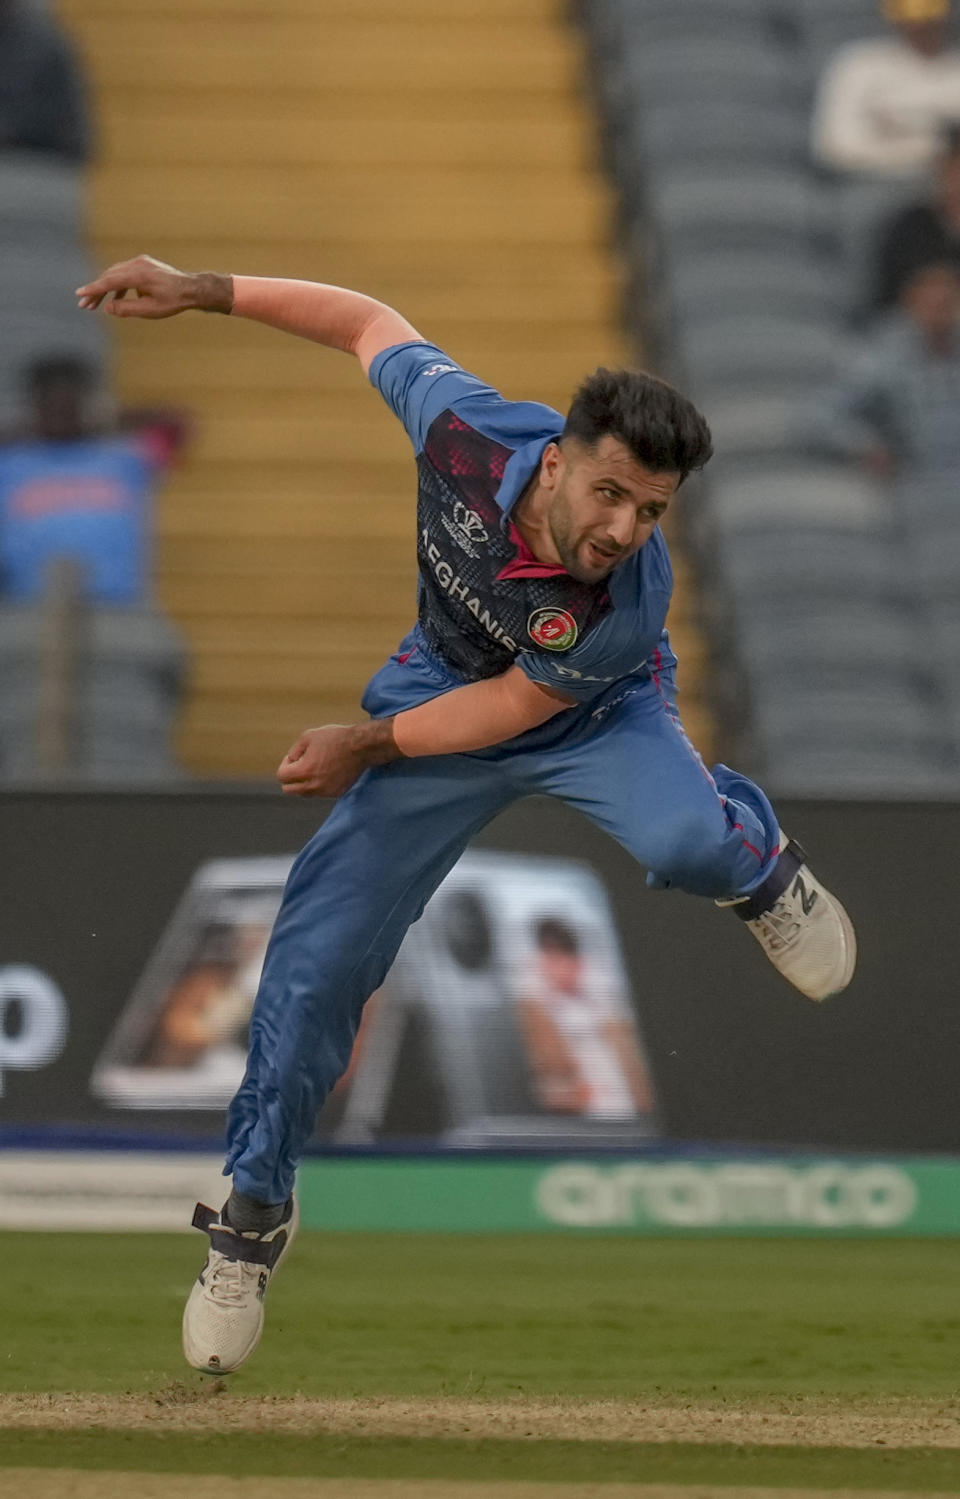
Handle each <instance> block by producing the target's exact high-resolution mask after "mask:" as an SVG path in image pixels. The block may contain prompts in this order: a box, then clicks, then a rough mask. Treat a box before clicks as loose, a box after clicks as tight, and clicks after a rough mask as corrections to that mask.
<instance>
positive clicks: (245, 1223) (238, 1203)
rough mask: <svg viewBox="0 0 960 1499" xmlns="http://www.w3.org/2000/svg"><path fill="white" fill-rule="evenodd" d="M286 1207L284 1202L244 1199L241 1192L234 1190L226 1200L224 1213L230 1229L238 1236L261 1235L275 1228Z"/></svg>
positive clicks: (252, 1198) (253, 1198)
mask: <svg viewBox="0 0 960 1499" xmlns="http://www.w3.org/2000/svg"><path fill="white" fill-rule="evenodd" d="M286 1206H287V1204H286V1203H285V1202H278V1203H276V1204H272V1203H268V1202H257V1200H256V1198H255V1197H246V1196H245V1195H244V1193H243V1192H238V1191H237V1190H236V1189H234V1190H233V1191H232V1192H231V1193H230V1196H229V1197H228V1198H227V1205H226V1208H225V1210H224V1212H225V1216H226V1219H227V1222H228V1223H229V1224H230V1227H231V1228H235V1229H236V1230H237V1233H238V1234H249V1233H257V1234H263V1233H267V1232H268V1230H269V1229H271V1228H276V1226H277V1224H278V1223H279V1222H280V1220H281V1218H282V1217H283V1214H284V1209H285V1208H286Z"/></svg>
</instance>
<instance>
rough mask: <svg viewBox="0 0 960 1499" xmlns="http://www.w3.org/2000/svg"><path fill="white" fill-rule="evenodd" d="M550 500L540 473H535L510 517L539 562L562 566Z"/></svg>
mask: <svg viewBox="0 0 960 1499" xmlns="http://www.w3.org/2000/svg"><path fill="white" fill-rule="evenodd" d="M548 501H549V495H548V494H547V491H546V490H545V489H544V488H543V486H542V485H541V483H540V477H539V474H535V475H534V477H533V478H532V479H531V480H530V483H529V484H528V485H527V487H526V489H525V490H524V491H523V494H522V495H521V496H520V498H519V500H518V501H517V503H516V504H515V505H514V507H513V510H512V512H511V517H510V518H511V520H512V521H513V524H514V525H515V526H516V528H517V530H518V531H519V533H520V535H521V536H522V537H523V540H524V541H525V542H526V544H527V546H528V547H529V548H530V551H531V552H532V553H533V555H534V556H535V557H536V559H537V561H538V562H546V563H548V564H549V565H550V566H552V567H562V566H563V562H562V560H561V558H560V554H559V553H558V551H557V548H556V544H555V542H554V540H553V533H552V532H551V530H550V521H549V517H548Z"/></svg>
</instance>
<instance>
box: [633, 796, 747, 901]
mask: <svg viewBox="0 0 960 1499" xmlns="http://www.w3.org/2000/svg"><path fill="white" fill-rule="evenodd" d="M730 844H731V840H730V830H729V828H726V827H725V826H724V824H723V820H722V818H721V819H717V818H709V819H708V818H705V817H699V816H690V817H685V818H682V819H681V820H679V821H678V822H674V823H672V824H671V826H670V827H668V828H664V829H663V831H662V833H661V834H660V836H659V837H658V838H656V839H655V840H654V841H653V844H652V846H651V847H650V848H649V850H648V853H647V859H646V863H647V865H648V868H649V870H650V874H651V876H652V879H651V883H652V884H654V885H657V886H660V887H661V888H664V889H678V890H686V891H689V893H690V894H691V895H709V896H713V897H721V896H724V895H728V894H729V893H730V890H731V889H732V888H733V879H734V867H735V863H736V850H734V849H732V848H731V846H730Z"/></svg>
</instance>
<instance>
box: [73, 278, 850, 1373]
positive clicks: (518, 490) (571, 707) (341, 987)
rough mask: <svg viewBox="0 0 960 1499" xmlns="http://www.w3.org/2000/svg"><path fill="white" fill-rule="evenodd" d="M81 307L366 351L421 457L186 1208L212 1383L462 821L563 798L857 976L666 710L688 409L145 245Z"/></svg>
mask: <svg viewBox="0 0 960 1499" xmlns="http://www.w3.org/2000/svg"><path fill="white" fill-rule="evenodd" d="M128 292H134V293H135V294H136V300H133V299H129V298H128V297H127V293H128ZM78 296H79V298H80V305H81V306H82V307H85V308H95V307H98V306H100V305H101V303H103V304H105V306H106V308H107V310H108V311H110V312H112V313H113V314H114V315H115V316H121V317H126V316H135V317H148V318H156V317H169V316H172V315H174V314H175V313H179V312H183V311H186V310H188V309H191V308H192V309H200V310H204V311H217V312H222V313H227V314H232V315H233V316H242V317H251V318H255V319H256V320H257V321H260V322H265V323H269V324H270V325H272V326H274V327H277V328H280V329H283V330H285V331H287V332H292V333H297V334H299V335H301V336H303V337H308V338H313V339H315V340H316V341H318V342H320V343H323V344H327V345H328V346H331V347H334V348H339V349H342V350H345V351H347V352H351V353H354V354H356V355H357V357H358V358H359V359H360V361H361V363H362V364H363V366H364V368H365V369H366V370H367V371H368V373H369V376H370V379H371V380H372V382H373V384H374V385H375V386H376V387H377V389H378V390H379V391H380V392H381V394H382V395H383V396H384V398H385V399H386V401H387V402H388V404H389V405H390V406H391V408H392V409H393V411H394V412H395V413H396V415H397V416H398V417H399V418H400V420H401V421H402V422H403V423H404V425H405V427H406V429H407V431H408V433H409V434H410V437H411V440H412V442H413V446H414V449H415V452H416V455H417V468H418V474H419V502H418V511H417V535H418V558H419V566H420V607H419V621H418V623H417V625H416V626H415V627H414V629H413V630H412V631H411V632H410V634H409V635H408V636H407V638H406V640H405V641H404V642H403V643H402V645H401V647H400V649H399V650H398V652H397V654H396V655H395V656H393V657H392V658H391V660H390V661H389V662H388V663H387V664H386V665H385V666H384V667H383V668H382V669H381V670H380V671H379V672H378V673H377V674H376V675H375V676H374V678H373V680H372V681H371V682H370V683H369V684H368V686H367V689H366V692H365V693H364V697H363V706H364V708H365V709H366V711H367V713H368V714H369V715H370V717H369V719H368V721H367V722H365V723H362V724H354V725H326V726H324V727H322V728H316V729H310V730H307V731H306V733H304V734H303V735H302V736H301V738H300V739H299V740H298V741H297V742H296V743H295V744H294V745H293V746H292V747H291V749H290V751H289V752H288V754H287V755H286V757H285V758H284V760H283V762H282V764H281V766H280V770H279V772H278V774H279V779H280V781H281V784H282V786H283V789H284V791H285V792H287V793H289V794H292V795H308V796H309V795H331V796H337V797H339V800H338V802H337V805H336V807H335V808H334V810H333V811H332V813H331V815H330V816H329V817H328V819H327V821H326V822H325V823H324V825H323V827H322V828H321V829H320V831H319V832H318V833H317V834H316V836H315V837H314V838H313V839H312V840H311V842H310V843H309V844H308V845H307V846H306V848H305V849H304V850H303V851H302V852H301V854H300V855H299V857H298V858H297V860H296V862H295V864H294V866H293V869H292V871H291V874H290V878H289V881H288V883H287V887H286V890H285V892H284V898H283V902H282V905H281V908H280V911H279V914H278V916H277V920H276V924H275V926H274V930H273V934H272V937H271V941H270V946H269V948H268V951H267V955H266V960H265V963H264V968H263V975H262V978H261V982H260V988H259V991H258V995H257V1000H256V1005H255V1008H254V1013H253V1018H252V1022H251V1032H250V1052H249V1058H248V1064H247V1071H246V1075H245V1077H244V1080H243V1082H242V1084H241V1087H240V1090H239V1092H238V1093H237V1096H236V1098H235V1099H234V1101H233V1103H232V1105H231V1107H230V1112H229V1120H228V1151H227V1164H226V1167H225V1174H227V1173H232V1176H233V1186H232V1191H231V1194H230V1197H229V1199H228V1201H227V1202H226V1203H225V1204H224V1206H223V1208H222V1209H221V1210H220V1212H219V1213H217V1212H214V1211H213V1210H212V1209H210V1208H205V1207H203V1206H198V1209H197V1213H196V1214H195V1217H194V1222H195V1224H196V1225H197V1226H198V1227H200V1228H203V1229H204V1230H205V1231H206V1232H207V1233H208V1234H209V1236H210V1241H211V1247H210V1252H209V1254H208V1257H207V1261H206V1263H205V1265H204V1267H203V1270H202V1271H201V1274H200V1277H199V1279H198V1281H197V1282H196V1284H195V1285H194V1287H193V1290H192V1292H191V1294H190V1299H189V1300H188V1302H187V1307H186V1310H185V1313H184V1326H183V1334H184V1350H185V1353H186V1356H187V1359H188V1361H189V1362H190V1363H191V1364H193V1365H194V1366H195V1367H196V1368H199V1369H204V1370H206V1371H208V1372H211V1373H226V1372H229V1371H230V1370H231V1369H235V1368H237V1367H238V1366H239V1365H240V1364H241V1363H242V1362H243V1361H244V1359H245V1358H247V1357H248V1356H249V1354H250V1353H251V1352H252V1351H253V1348H254V1347H255V1346H256V1344H257V1342H258V1340H259V1337H260V1333H261V1329H262V1325H263V1298H264V1295H265V1293H266V1290H267V1287H268V1284H269V1280H270V1277H271V1275H272V1273H273V1271H274V1270H275V1269H276V1267H277V1265H278V1264H279V1261H280V1259H281V1258H282V1256H283V1255H284V1254H285V1253H286V1251H287V1249H288V1248H289V1246H290V1243H291V1241H292V1238H293V1234H294V1232H295V1229H296V1205H295V1199H294V1196H293V1185H294V1175H295V1171H296V1167H297V1164H298V1161H299V1159H300V1156H301V1154H302V1151H303V1148H304V1146H305V1144H306V1141H307V1140H308V1138H309V1135H310V1133H311V1130H312V1128H313V1124H314V1120H315V1117H316V1114H317V1111H318V1109H319V1107H320V1106H321V1104H322V1103H323V1100H324V1099H325V1097H326V1096H327V1094H328V1093H329V1091H330V1089H331V1088H332V1087H333V1085H334V1084H335V1082H336V1081H337V1079H338V1078H339V1077H340V1076H341V1074H342V1073H343V1071H344V1070H345V1069H346V1066H347V1063H348V1061H349V1058H350V1052H351V1048H352V1045H353V1039H354V1036H355V1034H356V1030H357V1026H358V1023H359V1019H360V1013H361V1010H362V1008H363V1005H364V1002H365V1001H366V999H367V998H368V996H369V995H370V994H371V993H372V992H373V990H374V989H375V988H376V987H377V986H378V985H379V984H380V982H381V981H382V979H383V977H384V975H385V974H386V972H387V970H388V968H389V967H390V965H391V963H392V962H393V959H394V957H395V956H396V953H397V950H398V948H399V946H400V943H401V942H402V940H403V937H404V934H405V933H406V931H407V929H408V927H409V926H410V924H411V923H412V922H413V921H415V920H416V919H417V917H418V916H419V914H420V912H421V911H422V909H423V907H424V904H425V903H426V901H427V900H428V899H429V897H430V895H431V894H432V893H433V891H434V890H435V889H436V887H437V885H438V884H439V883H440V881H441V880H442V879H443V877H444V875H446V873H447V872H448V871H449V870H450V868H451V867H452V866H453V864H454V863H455V862H456V860H457V859H458V857H459V856H460V854H461V853H462V851H463V849H464V848H465V846H466V844H467V843H468V842H469V840H470V838H471V837H472V836H473V835H474V834H475V833H476V832H477V831H478V830H479V829H480V828H482V827H483V826H484V825H485V824H486V823H487V822H489V821H490V820H491V819H492V818H493V817H494V816H495V815H496V814H497V813H498V812H500V811H502V810H503V808H504V807H506V806H508V805H509V804H510V803H511V802H513V801H515V800H516V799H517V798H519V797H522V796H528V795H531V794H534V793H545V794H547V795H551V796H557V797H560V798H562V799H563V800H564V801H566V802H567V803H569V804H570V805H572V806H574V807H578V808H579V809H580V810H581V811H583V812H584V813H585V814H586V815H587V816H588V817H590V818H591V819H592V820H593V821H594V822H596V823H598V824H599V825H600V826H601V827H603V828H606V829H607V830H608V831H609V832H610V833H611V834H612V835H613V836H614V837H615V838H616V839H617V840H618V841H619V842H620V843H621V844H623V846H624V847H625V848H626V849H628V850H629V851H630V852H631V853H632V854H633V855H634V856H635V857H636V858H637V859H638V861H639V862H640V863H642V864H643V865H645V866H646V868H647V870H648V871H649V873H648V875H647V880H648V882H649V883H650V884H653V885H656V886H659V887H669V886H676V887H678V888H680V889H684V890H688V891H691V892H693V893H695V894H699V895H705V896H711V897H713V898H714V899H715V900H717V901H718V903H720V904H722V905H730V906H731V907H732V908H733V909H734V911H736V913H737V914H738V915H740V916H741V917H742V918H743V919H744V920H745V922H746V923H747V926H748V929H749V930H750V931H751V932H752V934H753V935H754V936H755V937H756V938H757V940H758V941H759V942H760V944H761V946H762V947H763V949H764V951H765V953H766V955H767V957H768V958H769V959H770V960H771V962H773V963H774V965H775V966H776V967H777V968H778V969H779V970H780V972H781V973H782V974H783V975H784V977H786V978H787V979H788V980H789V981H790V982H791V983H793V984H794V985H795V986H796V987H797V988H799V989H800V990H801V991H802V992H803V993H805V994H807V995H808V996H809V997H810V998H812V999H823V998H825V997H827V996H828V995H829V994H832V993H837V992H839V990H841V989H842V988H844V987H845V985H846V984H847V983H848V982H849V980H850V978H851V976H852V973H853V968H854V963H855V941H854V935H853V931H852V928H851V926H850V923H849V920H848V918H847V916H846V913H845V912H844V910H843V908H842V906H841V905H840V904H839V902H838V901H836V900H835V898H834V897H833V896H832V895H830V893H829V892H828V891H827V890H826V889H825V888H824V887H823V886H822V885H821V884H820V883H819V882H818V881H817V880H816V879H815V877H814V876H813V874H812V873H811V871H810V870H809V868H808V866H807V864H806V862H805V855H804V854H803V851H802V850H801V849H800V848H799V847H798V846H797V845H796V844H793V843H789V842H788V841H787V840H786V839H785V838H784V837H783V836H782V835H781V832H780V828H779V826H778V824H777V819H776V816H775V814H774V812H773V809H772V807H771V806H770V803H769V802H768V800H767V798H766V797H765V795H764V794H763V792H762V791H761V790H760V789H759V787H757V786H755V785H753V784H752V782H750V781H748V780H747V779H746V778H745V777H743V776H740V775H737V774H736V773H735V772H733V771H731V770H728V769H727V768H726V767H725V766H722V765H720V766H716V767H715V768H714V770H713V772H712V774H711V773H708V772H707V770H706V769H705V767H704V766H703V764H702V762H701V761H700V759H699V756H698V755H697V754H696V752H695V751H694V750H693V748H692V747H691V745H690V743H689V741H688V740H687V738H686V736H685V735H684V732H683V729H682V727H681V724H680V720H679V718H678V716H677V712H676V708H675V705H674V668H675V665H676V661H675V658H674V656H673V655H672V653H671V651H670V647H669V643H668V639H667V635H666V630H665V620H666V614H667V608H668V605H669V601H670V593H671V573H670V562H669V558H668V556H667V549H666V546H665V544H664V541H663V538H662V536H661V533H660V531H659V529H658V524H659V521H660V519H661V518H662V516H663V515H664V514H665V512H666V510H667V508H668V506H669V505H670V503H671V501H672V499H673V496H674V494H675V492H676V490H677V489H678V487H679V485H680V484H681V483H682V482H683V479H684V478H685V477H686V475H687V474H688V473H689V472H690V471H691V470H693V469H696V468H699V467H701V466H702V465H703V464H704V463H705V462H706V461H707V459H708V458H709V456H710V451H711V449H710V435H709V431H708V428H707V426H706V423H705V422H704V420H703V418H702V417H701V416H700V414H699V413H698V412H697V411H696V410H695V408H694V407H693V406H692V405H691V404H690V403H689V401H686V400H685V399H684V398H683V397H682V396H680V395H679V394H678V393H677V392H676V391H675V390H673V389H672V387H670V386H668V385H666V384H664V383H663V382H662V381H660V380H656V379H654V378H653V377H651V376H649V375H643V374H636V373H633V372H629V371H619V372H611V371H607V370H598V371H597V372H596V373H595V374H594V375H592V376H590V377H589V378H588V379H587V380H585V381H584V383H583V385H582V386H581V387H580V389H579V391H578V392H577V394H576V396H575V398H574V401H573V404H572V406H571V408H570V412H569V413H568V415H567V417H566V418H564V417H562V416H560V415H559V414H558V413H557V412H555V411H553V410H551V409H550V408H549V407H546V406H540V405H536V404H532V403H528V402H510V401H505V400H504V399H503V397H502V396H500V395H499V394H498V393H497V392H496V391H495V390H492V389H491V388H490V387H489V386H487V385H484V384H483V383H482V382H481V381H479V380H477V379H476V378H475V377H474V376H472V375H469V374H467V373H466V372H465V371H464V370H462V369H461V368H460V367H459V366H458V365H457V364H455V363H454V362H453V361H452V360H451V359H450V358H449V357H448V356H447V355H446V354H445V353H443V351H442V350H440V349H438V348H436V347H435V346H434V345H432V344H429V343H427V342H426V341H425V340H424V339H422V338H421V336H420V335H419V334H418V333H417V332H416V330H415V329H414V328H412V327H411V326H410V324H409V323H407V322H406V320H405V319H404V318H402V317H401V316H400V314H398V313H396V312H394V311H393V310H392V309H391V308H388V307H385V306H383V304H381V303H378V302H376V301H374V300H373V299H371V298H369V297H365V296H363V295H362V294H360V293H358V292H351V291H345V290H343V289H341V288H338V287H329V286H322V285H318V284H315V283H312V282H289V281H276V280H270V279H264V278H257V277H243V276H234V277H230V276H220V275H215V274H213V273H200V274H197V275H190V274H186V273H184V272H180V271H176V270H174V269H173V268H172V267H169V266H164V265H161V264H160V263H159V262H157V261H154V260H151V259H150V258H149V257H145V256H142V257H139V258H138V259H136V260H133V261H128V262H125V263H123V264H121V265H118V266H114V267H112V268H111V269H110V270H108V271H107V272H105V273H104V275H103V276H101V277H99V278H98V279H97V280H96V281H93V282H91V283H90V284H89V285H88V286H86V287H81V288H80V291H79V293H78Z"/></svg>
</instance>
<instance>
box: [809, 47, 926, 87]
mask: <svg viewBox="0 0 960 1499" xmlns="http://www.w3.org/2000/svg"><path fill="white" fill-rule="evenodd" d="M909 61H910V54H909V52H908V51H907V49H906V48H905V47H903V46H902V45H901V44H900V42H898V41H897V40H896V39H895V38H888V37H874V38H871V39H870V40H868V41H860V42H847V43H846V44H845V45H844V46H842V47H838V48H837V50H836V52H834V54H833V56H832V57H830V58H829V59H828V60H827V63H826V66H825V68H824V70H823V82H824V83H825V84H833V85H836V84H838V83H839V82H840V81H843V82H846V83H849V82H851V81H855V80H856V79H858V78H869V77H871V76H872V75H874V74H877V73H887V72H896V71H898V70H899V69H901V68H903V67H904V65H905V64H908V63H909Z"/></svg>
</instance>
